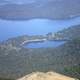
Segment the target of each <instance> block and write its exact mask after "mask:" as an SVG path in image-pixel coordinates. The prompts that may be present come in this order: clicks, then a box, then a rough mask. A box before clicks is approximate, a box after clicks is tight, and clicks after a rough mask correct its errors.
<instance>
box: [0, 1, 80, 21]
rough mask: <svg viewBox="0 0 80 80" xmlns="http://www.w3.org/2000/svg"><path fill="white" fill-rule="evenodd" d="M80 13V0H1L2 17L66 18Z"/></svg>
mask: <svg viewBox="0 0 80 80" xmlns="http://www.w3.org/2000/svg"><path fill="white" fill-rule="evenodd" d="M79 15H80V0H30V1H28V0H0V18H1V19H10V20H25V19H31V18H49V19H66V18H72V17H75V16H79Z"/></svg>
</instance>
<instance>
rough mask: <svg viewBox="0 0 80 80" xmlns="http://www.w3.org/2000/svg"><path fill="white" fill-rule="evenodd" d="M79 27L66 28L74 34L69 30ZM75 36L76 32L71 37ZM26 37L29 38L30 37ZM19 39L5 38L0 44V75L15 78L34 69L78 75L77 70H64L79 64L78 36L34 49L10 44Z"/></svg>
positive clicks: (75, 30)
mask: <svg viewBox="0 0 80 80" xmlns="http://www.w3.org/2000/svg"><path fill="white" fill-rule="evenodd" d="M74 28H75V29H74ZM70 29H71V30H70ZM79 29H80V28H78V27H77V26H75V27H72V28H69V29H67V30H69V31H70V34H74V33H72V32H71V31H72V30H74V32H75V33H76V32H77V31H78V30H79ZM63 32H65V31H63ZM78 34H79V32H78ZM76 36H77V34H76V35H75V36H73V37H76ZM27 38H29V39H31V37H27ZM19 39H22V37H19ZM19 39H18V38H17V39H16V38H13V39H11V40H12V41H11V40H9V42H7V41H8V40H7V41H5V43H2V44H0V77H7V78H16V79H17V78H20V77H22V76H25V75H27V74H29V73H32V72H36V71H40V72H46V71H55V72H58V73H61V74H65V75H68V76H72V77H76V78H79V77H80V74H79V73H77V72H72V71H71V72H67V71H66V70H65V69H66V68H70V67H72V66H79V65H80V37H77V38H73V39H72V40H70V41H67V42H65V43H64V44H63V45H61V46H58V47H56V48H36V49H31V48H24V47H22V46H19V45H17V46H16V45H13V44H12V42H15V41H14V40H17V41H18V42H19ZM34 39H35V38H34ZM23 40H24V39H23ZM10 42H11V43H10Z"/></svg>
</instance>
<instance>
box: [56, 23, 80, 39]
mask: <svg viewBox="0 0 80 80" xmlns="http://www.w3.org/2000/svg"><path fill="white" fill-rule="evenodd" d="M79 34H80V25H76V26H72V27H69V28H67V29H64V30H62V31H59V32H57V35H59V36H60V37H62V38H63V39H69V40H72V39H76V38H77V39H79V38H80V35H79Z"/></svg>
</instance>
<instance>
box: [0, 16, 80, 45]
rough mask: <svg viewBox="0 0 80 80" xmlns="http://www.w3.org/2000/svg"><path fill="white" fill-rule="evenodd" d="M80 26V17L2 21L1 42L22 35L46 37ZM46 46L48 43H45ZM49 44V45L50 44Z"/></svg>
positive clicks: (0, 21) (0, 28)
mask: <svg viewBox="0 0 80 80" xmlns="http://www.w3.org/2000/svg"><path fill="white" fill-rule="evenodd" d="M79 24H80V17H75V18H72V19H65V20H49V19H31V20H26V21H7V20H0V41H3V40H6V39H8V38H12V37H16V36H21V35H26V34H27V35H44V34H47V33H49V32H57V31H59V30H62V29H64V28H68V27H71V26H73V25H79ZM45 44H46V43H45ZM48 44H49V43H48Z"/></svg>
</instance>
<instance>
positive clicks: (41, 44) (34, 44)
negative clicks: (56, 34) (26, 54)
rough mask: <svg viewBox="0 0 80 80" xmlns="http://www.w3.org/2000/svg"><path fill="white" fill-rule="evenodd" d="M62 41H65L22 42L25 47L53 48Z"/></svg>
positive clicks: (62, 42)
mask: <svg viewBox="0 0 80 80" xmlns="http://www.w3.org/2000/svg"><path fill="white" fill-rule="evenodd" d="M64 43H65V41H44V42H31V43H29V44H24V47H25V48H55V47H58V46H60V45H62V44H64Z"/></svg>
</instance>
